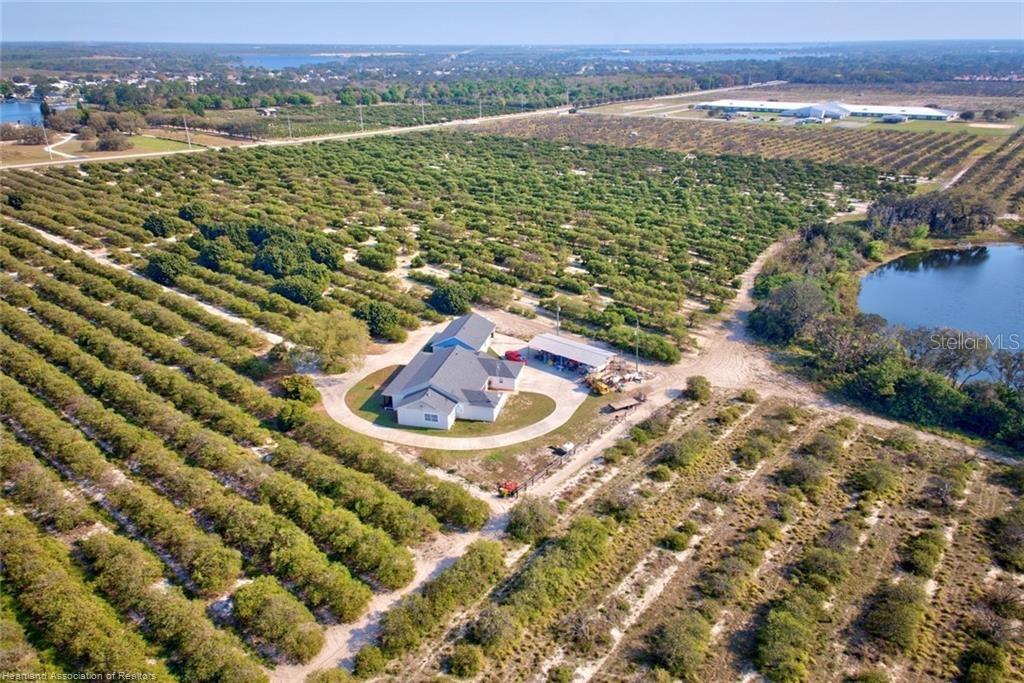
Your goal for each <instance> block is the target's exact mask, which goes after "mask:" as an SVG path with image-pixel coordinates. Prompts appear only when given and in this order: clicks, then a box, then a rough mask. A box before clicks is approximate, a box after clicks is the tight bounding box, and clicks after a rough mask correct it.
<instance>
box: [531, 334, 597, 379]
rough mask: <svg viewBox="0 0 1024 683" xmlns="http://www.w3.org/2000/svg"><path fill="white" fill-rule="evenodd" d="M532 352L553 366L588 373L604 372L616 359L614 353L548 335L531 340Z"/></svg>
mask: <svg viewBox="0 0 1024 683" xmlns="http://www.w3.org/2000/svg"><path fill="white" fill-rule="evenodd" d="M530 352H531V353H532V354H533V356H534V357H535V358H539V359H541V360H542V361H544V362H546V363H550V364H551V365H555V366H557V367H562V368H566V369H569V370H577V371H579V372H587V373H589V372H600V371H601V370H604V369H605V368H606V367H608V363H610V362H611V360H612V358H614V357H615V353H614V352H613V351H606V350H605V349H601V348H598V347H596V346H592V345H590V344H584V343H582V342H578V341H573V340H572V339H567V338H566V337H562V336H559V335H555V334H548V333H545V334H538V335H537V336H536V337H534V338H533V339H531V340H530Z"/></svg>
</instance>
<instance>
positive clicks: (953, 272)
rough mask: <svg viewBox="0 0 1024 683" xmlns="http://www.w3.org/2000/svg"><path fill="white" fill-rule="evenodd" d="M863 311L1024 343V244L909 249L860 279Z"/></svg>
mask: <svg viewBox="0 0 1024 683" xmlns="http://www.w3.org/2000/svg"><path fill="white" fill-rule="evenodd" d="M857 303H858V304H859V305H860V310H861V311H863V312H865V313H877V314H878V315H881V316H882V317H884V318H885V319H886V320H887V321H889V323H890V324H893V325H903V326H904V327H919V326H924V327H951V328H954V329H958V330H964V331H965V332H973V333H976V334H982V335H987V336H988V337H989V339H990V341H991V342H992V343H993V345H994V346H996V347H997V348H1007V349H1010V350H1015V349H1019V348H1024V246H1020V245H1015V244H997V245H989V246H986V247H975V248H974V249H968V250H962V251H947V250H936V251H929V252H924V253H920V254H910V255H908V256H904V257H903V258H900V259H897V260H895V261H892V262H891V263H887V264H885V265H884V266H882V267H880V268H878V269H877V270H875V271H873V272H872V273H871V274H869V275H868V276H867V277H865V278H864V279H863V280H861V288H860V297H859V298H858V300H857Z"/></svg>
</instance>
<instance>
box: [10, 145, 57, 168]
mask: <svg viewBox="0 0 1024 683" xmlns="http://www.w3.org/2000/svg"><path fill="white" fill-rule="evenodd" d="M53 158H54V159H55V160H56V159H63V158H64V157H62V156H61V155H59V154H54V155H53ZM49 160H50V155H49V154H48V153H47V152H46V150H45V149H43V145H18V144H7V143H4V144H2V145H0V164H2V165H4V166H7V165H9V164H30V163H32V162H35V161H49Z"/></svg>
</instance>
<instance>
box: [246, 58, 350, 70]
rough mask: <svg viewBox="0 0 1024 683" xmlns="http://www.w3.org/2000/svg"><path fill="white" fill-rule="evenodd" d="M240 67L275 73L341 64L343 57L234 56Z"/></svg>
mask: <svg viewBox="0 0 1024 683" xmlns="http://www.w3.org/2000/svg"><path fill="white" fill-rule="evenodd" d="M236 56H237V57H238V58H239V59H240V60H241V61H242V66H252V67H258V68H261V69H269V70H271V71H277V70H279V69H288V68H294V69H297V68H299V67H300V66H306V65H308V64H329V63H330V62H343V61H345V58H344V57H314V56H313V55H269V54H267V55H236Z"/></svg>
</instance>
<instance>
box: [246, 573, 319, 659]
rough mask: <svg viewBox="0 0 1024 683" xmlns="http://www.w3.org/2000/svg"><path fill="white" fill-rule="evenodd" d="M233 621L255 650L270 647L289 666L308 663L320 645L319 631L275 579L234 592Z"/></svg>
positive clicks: (258, 581) (257, 581)
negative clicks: (288, 662) (235, 621)
mask: <svg viewBox="0 0 1024 683" xmlns="http://www.w3.org/2000/svg"><path fill="white" fill-rule="evenodd" d="M232 600H233V602H234V605H235V610H234V612H235V618H236V619H238V622H239V626H240V628H241V629H242V631H243V632H244V633H245V634H246V635H247V636H248V637H249V638H251V639H252V640H253V641H254V642H255V643H256V644H257V645H259V646H270V647H272V648H274V649H275V650H276V651H278V652H279V653H280V654H281V655H282V657H283V658H284V659H285V660H287V661H291V662H300V663H304V662H308V661H309V660H310V659H312V658H313V657H315V656H316V654H317V653H318V652H320V649H321V648H322V647H323V645H324V631H323V628H322V627H321V626H320V625H319V624H318V623H316V619H314V618H313V615H312V614H311V613H310V611H309V610H308V609H306V607H305V606H304V605H303V604H302V603H300V602H299V601H298V600H296V599H295V598H294V597H292V596H291V594H290V593H288V592H287V591H286V590H285V589H284V588H282V587H281V584H279V583H278V582H277V579H274V578H273V577H269V576H260V577H258V578H256V579H254V580H253V581H252V582H250V583H247V584H245V585H244V586H242V587H241V588H239V589H238V590H237V591H235V594H234V596H233V597H232Z"/></svg>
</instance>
